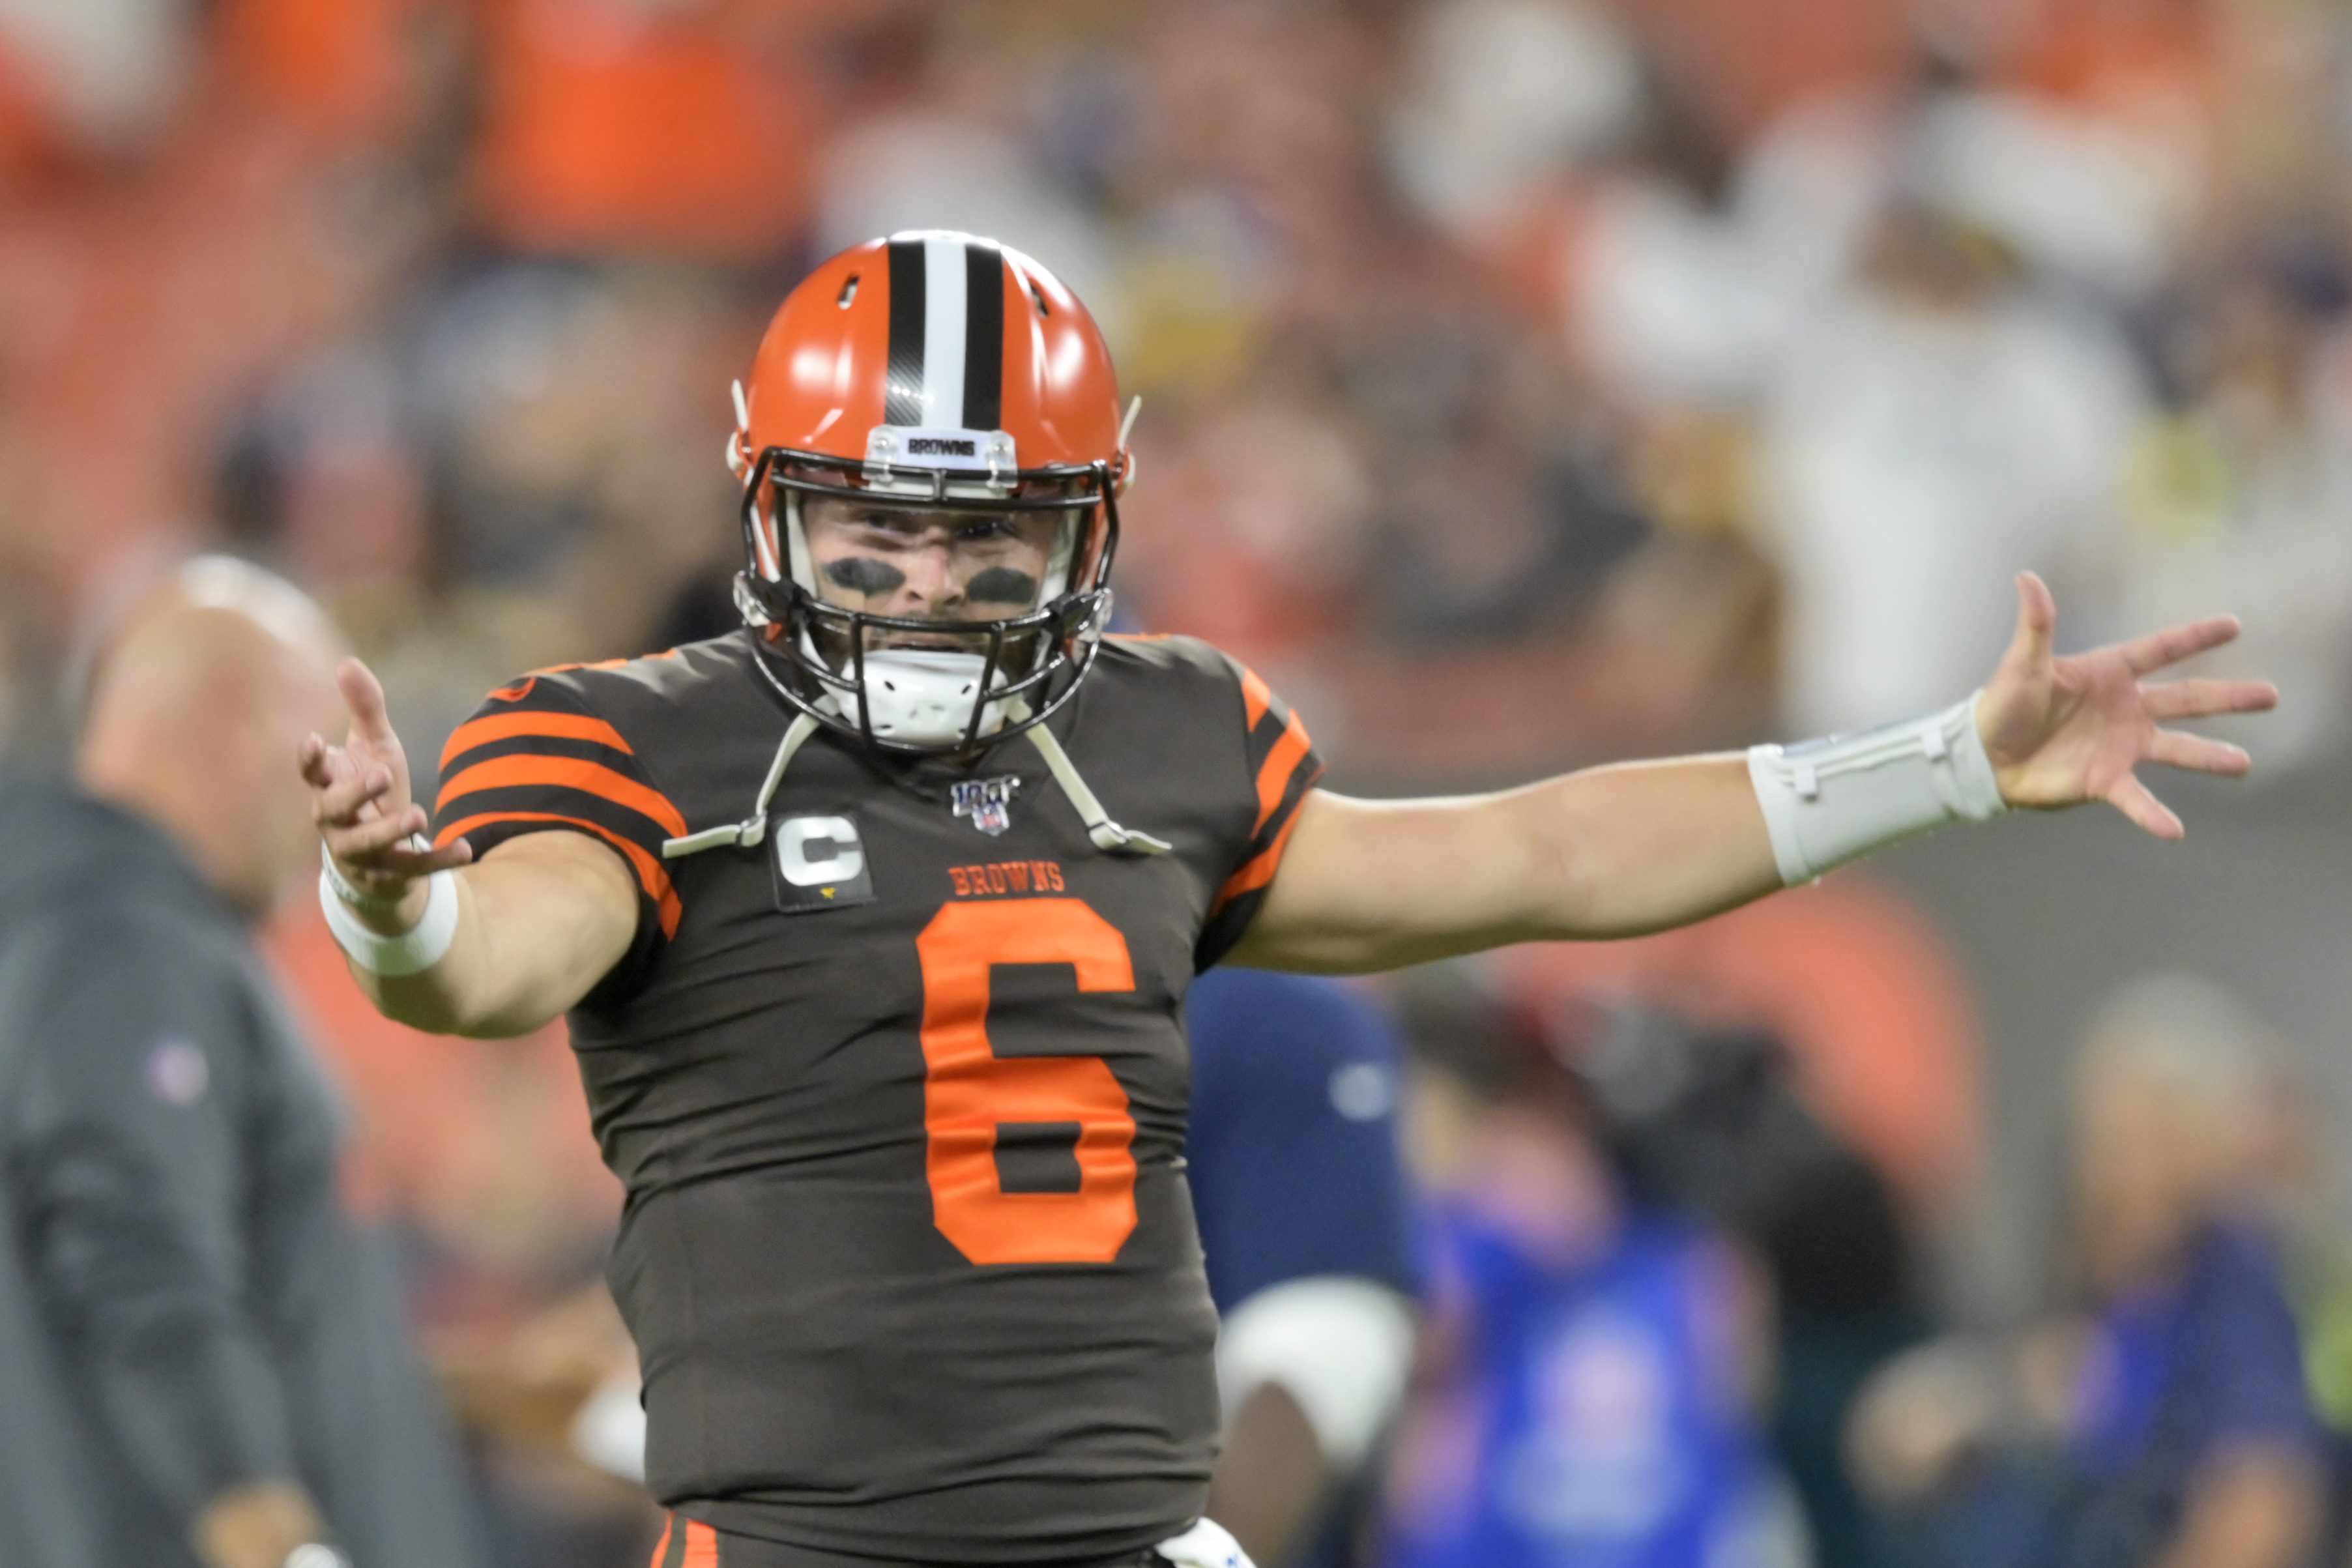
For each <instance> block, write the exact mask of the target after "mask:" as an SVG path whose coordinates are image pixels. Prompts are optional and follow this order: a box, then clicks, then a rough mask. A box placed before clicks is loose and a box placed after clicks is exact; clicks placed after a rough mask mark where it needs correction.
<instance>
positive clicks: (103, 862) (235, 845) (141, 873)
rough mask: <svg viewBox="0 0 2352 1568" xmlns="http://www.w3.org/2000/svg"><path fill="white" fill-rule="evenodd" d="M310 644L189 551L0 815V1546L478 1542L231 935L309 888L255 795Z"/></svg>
mask: <svg viewBox="0 0 2352 1568" xmlns="http://www.w3.org/2000/svg"><path fill="white" fill-rule="evenodd" d="M340 644H341V639H340V637H338V636H337V634H336V633H335V631H334V629H333V628H332V626H331V625H329V623H327V621H326V620H325V619H324V617H322V616H320V614H319V612H318V610H317V608H316V606H315V605H312V604H310V601H308V600H307V599H305V598H303V597H302V595H299V593H297V592H296V591H295V590H294V589H292V588H291V587H290V586H289V585H288V584H285V583H284V582H282V581H280V580H278V579H276V578H272V577H269V576H268V575H267V574H262V573H258V572H256V571H254V570H253V569H252V568H250V567H248V566H246V565H245V564H244V563H240V562H236V561H230V560H226V559H224V558H220V557H213V558H208V559H205V560H201V561H198V562H195V563H192V564H191V565H189V566H188V567H186V568H185V569H184V570H183V571H182V572H181V573H180V574H178V575H177V576H176V577H174V578H173V580H172V581H171V582H169V583H168V584H165V585H163V586H162V587H160V588H159V589H157V590H156V591H155V592H154V593H152V595H148V596H146V597H144V598H143V599H142V602H141V603H140V604H139V605H138V606H137V607H136V608H135V609H134V610H132V611H131V612H130V613H128V614H127V615H126V616H125V617H124V618H122V619H121V621H119V622H118V623H117V624H115V625H113V626H110V627H109V628H108V631H107V634H106V637H105V640H104V642H103V644H102V646H101V647H100V648H99V650H98V657H97V658H96V659H95V661H94V668H93V671H92V674H91V676H90V679H89V685H88V689H87V691H86V694H85V695H86V700H85V702H84V705H83V708H82V714H81V727H80V731H79V747H78V752H77V759H76V767H75V771H74V776H73V780H72V782H71V783H70V784H68V783H65V782H62V781H58V782H35V781H32V780H28V779H19V780H17V781H16V783H15V784H12V786H11V788H10V790H9V793H8V795H7V798H6V805H5V813H0V817H5V829H0V831H5V842H6V843H7V846H8V856H7V862H8V866H9V873H8V887H9V892H10V908H11V913H10V915H9V917H8V920H7V921H6V922H5V941H0V970H5V974H6V976H7V979H6V983H5V987H0V1068H5V1079H6V1082H7V1084H8V1093H7V1095H6V1098H5V1104H6V1107H7V1116H6V1121H5V1131H4V1132H0V1142H5V1182H0V1210H5V1221H6V1223H5V1235H6V1237H7V1243H6V1246H5V1248H0V1333H4V1334H5V1340H6V1351H5V1354H0V1384H5V1391H0V1511H5V1515H6V1517H7V1520H8V1530H9V1533H10V1544H9V1548H8V1560H9V1562H10V1563H23V1564H25V1565H26V1568H101V1565H106V1564H115V1563H152V1564H155V1565H156V1568H173V1565H175V1564H188V1565H190V1568H194V1565H196V1564H202V1568H278V1565H279V1564H282V1563H293V1562H298V1561H299V1562H301V1563H306V1564H314V1565H315V1568H331V1565H332V1564H334V1563H342V1562H347V1561H352V1560H356V1562H357V1563H362V1564H368V1565H371V1568H374V1565H382V1568H400V1565H403V1564H407V1565H412V1568H427V1565H428V1564H430V1565H434V1568H442V1565H447V1564H460V1565H462V1564H464V1563H472V1562H475V1561H477V1560H478V1559H477V1556H476V1552H477V1550H478V1542H476V1541H475V1540H474V1539H473V1538H472V1534H471V1528H470V1520H469V1517H468V1510H467V1506H466V1500H465V1498H464V1494H463V1491H462V1489H461V1486H460V1483H459V1478H458V1473H457V1465H456V1462H455V1461H456V1456H455V1454H454V1452H453V1450H452V1448H451V1447H450V1446H449V1443H448V1440H447V1435H446V1432H445V1431H444V1429H443V1426H442V1424H441V1421H440V1416H439V1412H438V1411H437V1410H436V1408H435V1406H434V1403H433V1400H432V1398H431V1395H430V1393H429V1390H428V1388H427V1386H426V1384H425V1379H424V1377H423V1375H422V1373H421V1371H420V1369H419V1368H418V1366H417V1365H416V1363H415V1357H414V1353H413V1351H412V1349H411V1347H410V1345H409V1343H408V1338H407V1332H406V1327H405V1325H404V1322H403V1321H402V1315H401V1306H402V1302H401V1296H400V1291H399V1288H398V1284H397V1282H396V1279H395V1278H394V1274H393V1272H392V1268H391V1259H390V1258H389V1257H388V1256H387V1249H386V1248H385V1247H384V1245H383V1243H384V1237H383V1235H382V1234H381V1233H380V1232H379V1231H377V1230H376V1229H375V1228H374V1227H373V1226H372V1225H362V1223H360V1222H359V1221H358V1220H356V1219H355V1218H354V1216H353V1215H352V1213H351V1212H350V1210H349V1209H348V1208H347V1206H346V1195H345V1193H344V1191H343V1189H342V1186H341V1183H340V1182H339V1179H338V1177H339V1170H338V1164H339V1161H340V1159H341V1155H342V1153H343V1148H342V1144H343V1140H342V1137H341V1129H340V1127H339V1122H340V1120H341V1109H340V1107H339V1106H338V1104H337V1103H336V1100H335V1091H334V1090H333V1089H331V1087H330V1085H329V1082H328V1080H327V1079H326V1077H325V1076H324V1075H323V1074H322V1072H321V1071H320V1064H319V1063H318V1062H317V1061H316V1060H315V1059H314V1058H312V1057H311V1055H310V1049H309V1047H308V1046H307V1044H306V1043H305V1042H304V1041H303V1040H302V1039H301V1038H300V1037H299V1035H298V1034H296V1033H295V1031H294V1029H293V1027H292V1026H291V1024H290V1022H289V1020H288V1019H287V1017H286V1016H285V1013H284V1009H283V1005H282V1003H281V1002H280V1000H279V999H278V996H277V994H275V992H274V991H273V989H272V988H271V987H270V986H269V984H268V982H267V981H266V980H265V979H264V977H263V973H262V971H261V968H260V965H259V963H258V962H257V955H256V954H255V953H254V952H253V950H252V946H251V942H250V934H249V933H250V928H251V925H252V923H253V922H254V921H257V919H258V918H259V917H260V916H261V915H262V914H264V913H265V912H266V911H267V910H268V908H269V907H270V906H271V905H272V904H274V903H275V902H277V901H278V899H279V898H280V897H281V896H282V895H284V894H285V893H286V892H287V891H289V888H290V887H298V886H299V887H303V888H305V889H307V887H308V880H309V879H308V875H307V873H308V872H309V868H310V851H309V845H308V842H307V839H308V832H307V829H308V827H309V823H308V821H307V814H306V813H305V812H304V811H303V809H302V802H301V800H300V799H299V796H296V795H291V794H289V792H288V791H286V790H284V789H282V788H279V787H278V786H277V784H276V783H275V780H276V778H277V776H278V774H280V773H283V772H284V758H285V756H286V754H287V752H288V749H289V747H291V746H292V745H294V744H296V743H297V742H299V739H300V738H301V736H302V735H303V733H305V731H307V730H308V729H309V728H310V727H311V726H313V725H316V724H320V723H325V722H330V721H332V719H333V718H334V716H335V703H334V695H335V694H334V687H333V684H332V679H331V664H332V661H333V660H334V658H336V657H337V656H338V654H339V653H340V651H341V647H340ZM329 1543H331V1544H332V1546H333V1547H335V1548H340V1549H341V1552H348V1553H350V1554H351V1555H350V1557H349V1558H345V1557H342V1556H339V1555H338V1554H337V1553H336V1552H335V1551H333V1550H331V1549H330V1544H329Z"/></svg>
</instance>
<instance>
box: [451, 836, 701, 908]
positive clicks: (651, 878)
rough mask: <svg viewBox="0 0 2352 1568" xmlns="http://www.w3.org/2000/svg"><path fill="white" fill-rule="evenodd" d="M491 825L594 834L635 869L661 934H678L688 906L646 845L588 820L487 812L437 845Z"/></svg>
mask: <svg viewBox="0 0 2352 1568" xmlns="http://www.w3.org/2000/svg"><path fill="white" fill-rule="evenodd" d="M492 822H560V823H562V824H563V825H564V826H566V827H576V828H578V829H579V830H580V831H581V832H583V833H593V834H594V835H595V836H596V837H599V838H602V839H603V840H604V842H605V843H607V844H610V845H611V846H612V847H614V848H615V849H618V850H619V851H620V852H621V854H622V855H623V857H624V858H626V859H627V860H628V862H629V864H630V865H631V866H632V867H634V868H635V869H636V873H637V886H639V887H641V888H643V889H645V890H646V897H647V898H649V899H651V900H653V901H654V904H655V906H656V908H657V909H659V910H660V911H661V928H662V935H664V936H676V935H677V921H678V917H679V916H680V915H682V914H683V913H685V907H684V906H683V905H681V904H680V903H679V902H678V900H677V889H676V888H675V887H672V886H671V885H670V879H669V872H668V870H667V869H666V868H664V867H663V865H662V863H661V862H660V861H658V860H656V859H655V858H653V857H652V856H650V855H648V854H646V851H645V848H644V847H643V846H641V845H636V844H632V843H630V842H629V841H628V840H627V839H625V838H624V837H621V836H620V835H619V834H617V833H615V832H614V831H613V830H612V829H611V828H609V827H602V826H598V825H597V824H595V823H593V822H590V821H587V820H586V819H585V818H583V817H577V816H562V815H561V814H559V813H556V812H551V811H489V812H484V813H483V814H482V815H481V816H469V817H467V818H466V819H465V820H464V821H462V822H453V823H451V824H450V825H449V826H446V827H445V828H443V829H442V830H441V831H440V832H439V833H437V834H436V835H435V836H434V839H433V842H434V845H435V846H436V847H439V846H441V845H445V844H449V843H452V842H454V841H456V840H457V839H460V838H463V837H466V835H467V833H469V832H471V831H472V830H473V829H475V828H477V827H480V826H484V825H485V824H488V823H492Z"/></svg>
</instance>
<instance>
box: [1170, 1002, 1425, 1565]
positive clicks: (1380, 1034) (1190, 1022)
mask: <svg viewBox="0 0 2352 1568" xmlns="http://www.w3.org/2000/svg"><path fill="white" fill-rule="evenodd" d="M1184 1013H1185V1032H1186V1034H1187V1035H1188V1036H1189V1037H1190V1038H1191V1040H1192V1122H1191V1131H1190V1133H1189V1134H1188V1136H1187V1138H1186V1141H1185V1158H1186V1161H1187V1167H1188V1168H1187V1170H1186V1177H1187V1179H1188V1180H1189V1181H1190V1183H1191V1184H1192V1207H1193V1212H1194V1214H1195V1215H1196V1216H1197V1218H1198V1219H1199V1222H1200V1226H1201V1245H1202V1249H1203V1250H1204V1251H1205V1252H1206V1253H1207V1254H1208V1268H1209V1293H1210V1296H1211V1298H1212V1299H1213V1300H1214V1301H1215V1302H1216V1305H1217V1313H1218V1316H1219V1318H1220V1320H1221V1321H1222V1327H1221V1329H1220V1331H1219V1334H1218V1339H1217V1384H1218V1393H1219V1395H1220V1397H1221V1398H1222V1399H1223V1404H1224V1412H1225V1449H1224V1452H1223V1455H1221V1456H1220V1457H1219V1458H1218V1461H1217V1474H1216V1479H1215V1480H1214V1481H1213V1483H1212V1484H1211V1487H1210V1491H1209V1516H1210V1517H1211V1518H1213V1519H1215V1520H1217V1521H1219V1522H1221V1523H1223V1525H1225V1527H1226V1528H1227V1529H1229V1530H1231V1531H1233V1532H1234V1537H1235V1539H1237V1540H1239V1541H1240V1542H1241V1543H1242V1545H1243V1546H1244V1548H1245V1549H1246V1550H1247V1551H1248V1552H1249V1554H1250V1557H1251V1559H1252V1560H1253V1561H1255V1562H1256V1563H1259V1564H1261V1565H1262V1568H1344V1565H1345V1564H1348V1563H1355V1562H1358V1561H1360V1556H1359V1552H1358V1546H1359V1542H1358V1537H1359V1535H1360V1531H1361V1529H1362V1526H1363V1525H1364V1523H1365V1522H1366V1519H1367V1514H1368V1505H1369V1503H1370V1495H1371V1491H1372V1482H1373V1480H1374V1479H1375V1477H1374V1474H1373V1471H1374V1470H1375V1468H1376V1465H1375V1461H1376V1458H1377V1456H1378V1455H1379V1453H1380V1452H1381V1448H1382V1447H1383V1445H1384V1442H1385V1439H1386V1438H1387V1436H1388V1432H1389V1426H1390V1423H1391V1421H1392V1420H1393V1418H1394V1417H1395V1415H1396V1411H1397V1407H1398V1405H1399V1403H1400V1402H1401V1401H1402V1398H1403V1395H1404V1385H1405V1375H1406V1373H1407V1370H1408V1367H1409V1364H1410V1363H1411V1360H1412V1342H1413V1311H1412V1305H1411V1293H1412V1288H1413V1283H1414V1281H1413V1280H1412V1278H1411V1270H1410V1268H1409V1265H1408V1262H1407V1258H1406V1215H1405V1204H1406V1195H1405V1186H1404V1177H1403V1173H1402V1169H1401V1168H1400V1166H1399V1163H1398V1152H1397V1143H1396V1110H1397V1102H1398V1098H1399V1095H1400V1093H1401V1091H1402V1072H1403V1065H1404V1064H1403V1062H1402V1052H1401V1050H1400V1048H1399V1043H1398V1041H1397V1039H1396V1037H1395V1026H1394V1025H1393V1024H1392V1022H1391V1020H1390V1018H1389V1017H1388V1016H1387V1013H1386V1011H1385V1009H1383V1008H1382V1007H1381V1006H1380V1005H1377V1004H1376V1003H1375V1002H1374V1001H1373V1000H1372V999H1371V998H1370V996H1368V995H1367V994H1364V993H1363V992H1361V991H1359V990H1355V989H1351V988H1349V987H1344V986H1342V985H1340V984H1338V983H1337V982H1334V981H1328V980H1318V979H1314V978H1311V977H1308V976H1305V975H1295V974H1275V973H1263V972H1255V971H1250V970H1227V969H1215V970H1212V971H1210V972H1209V973H1207V974H1204V975H1202V977H1201V978H1200V979H1199V980H1198V981H1197V982H1195V983H1194V984H1193V986H1192V991H1191V992H1190V993H1188V994H1187V995H1186V997H1185V1003H1184Z"/></svg>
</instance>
